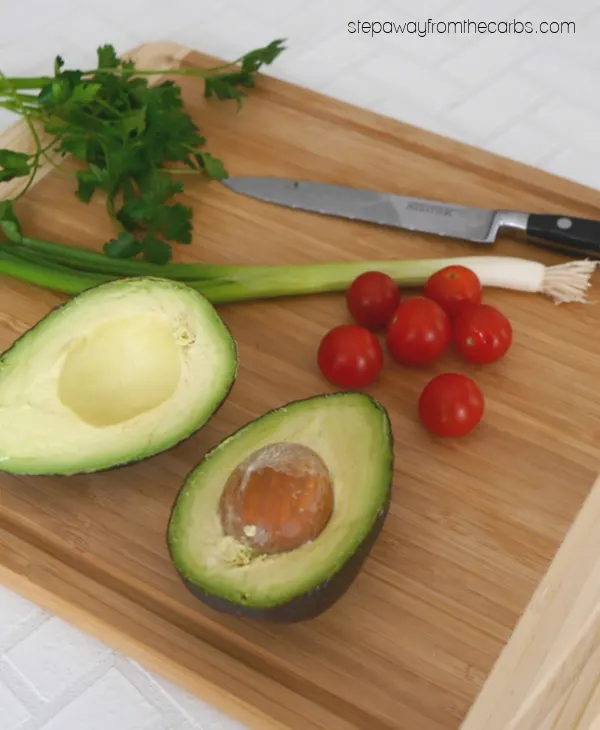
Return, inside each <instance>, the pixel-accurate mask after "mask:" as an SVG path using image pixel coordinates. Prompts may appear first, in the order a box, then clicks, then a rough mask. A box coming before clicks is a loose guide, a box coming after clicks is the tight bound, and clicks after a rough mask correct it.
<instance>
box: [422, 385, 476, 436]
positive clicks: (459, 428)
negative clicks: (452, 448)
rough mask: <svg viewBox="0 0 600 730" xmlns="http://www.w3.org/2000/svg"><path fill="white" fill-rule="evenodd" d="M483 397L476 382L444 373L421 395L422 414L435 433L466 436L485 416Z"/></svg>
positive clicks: (425, 423)
mask: <svg viewBox="0 0 600 730" xmlns="http://www.w3.org/2000/svg"><path fill="white" fill-rule="evenodd" d="M483 413H484V400H483V395H482V393H481V390H480V389H479V386H478V385H477V383H475V382H474V381H473V380H471V379H470V378H467V377H466V376H465V375H460V374H459V373H443V374H442V375H438V376H436V377H435V378H433V380H430V381H429V383H427V385H426V386H425V388H424V389H423V391H422V392H421V395H420V397H419V417H420V419H421V422H422V424H423V425H424V426H425V428H426V429H427V430H428V431H429V432H430V433H432V434H434V435H435V436H441V437H454V438H457V437H460V436H466V435H467V434H468V433H470V432H471V431H472V430H473V429H474V428H475V426H477V425H478V423H479V422H480V421H481V419H482V418H483Z"/></svg>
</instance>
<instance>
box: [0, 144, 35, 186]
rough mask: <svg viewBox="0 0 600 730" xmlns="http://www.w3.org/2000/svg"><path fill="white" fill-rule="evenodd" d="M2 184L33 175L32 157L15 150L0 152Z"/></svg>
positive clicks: (0, 179)
mask: <svg viewBox="0 0 600 730" xmlns="http://www.w3.org/2000/svg"><path fill="white" fill-rule="evenodd" d="M0 168H1V169H0V182H8V181H9V180H13V179H14V178H15V177H24V176H25V175H29V174H30V173H31V156H30V155H26V154H25V153H24V152H15V151H14V150H0Z"/></svg>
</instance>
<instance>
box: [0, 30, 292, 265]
mask: <svg viewBox="0 0 600 730" xmlns="http://www.w3.org/2000/svg"><path fill="white" fill-rule="evenodd" d="M283 50H284V46H283V41H282V40H275V41H273V42H272V43H270V44H269V45H267V46H265V47H263V48H258V49H256V50H253V51H251V52H249V53H247V54H245V55H243V56H242V57H241V58H239V59H237V60H236V61H233V62H232V63H231V64H226V65H222V66H217V67H213V68H209V69H174V70H169V71H168V72H165V71H164V70H152V69H138V68H137V67H136V65H135V63H134V62H133V61H131V60H124V59H122V58H120V57H119V56H118V55H117V53H116V51H115V49H114V47H113V46H112V45H105V46H101V47H100V48H98V49H97V67H96V68H95V69H92V70H88V71H82V70H76V69H66V68H65V63H64V59H63V58H62V57H61V56H57V57H56V59H55V62H54V73H53V75H52V76H48V77H40V78H27V77H26V78H7V77H6V76H4V75H2V74H0V106H2V107H4V108H6V109H9V110H10V111H13V112H16V113H17V114H19V115H21V116H22V117H23V118H24V119H25V121H26V123H27V124H28V126H29V129H30V131H31V134H32V136H33V139H34V142H35V149H34V151H33V153H31V154H26V153H23V152H17V151H14V150H9V149H0V182H3V181H8V180H12V179H14V178H20V177H23V178H28V179H27V182H26V184H25V186H24V187H23V189H22V190H21V192H20V193H19V195H18V196H16V198H15V200H16V199H17V198H19V197H21V196H22V195H23V194H24V193H25V192H26V190H27V189H28V188H29V186H30V185H31V182H32V181H33V179H34V177H35V174H36V172H37V170H38V168H39V166H40V164H41V163H42V161H43V160H44V158H49V159H52V157H51V154H52V156H54V155H56V154H58V156H59V159H60V158H61V157H65V156H67V155H70V156H71V157H72V158H73V159H75V160H77V161H78V162H79V163H81V165H80V166H79V169H78V170H77V171H76V173H75V176H76V183H77V184H76V191H75V193H76V195H77V197H78V198H79V200H80V201H82V202H83V203H88V202H89V201H90V200H91V199H92V198H93V197H94V195H96V194H98V193H102V194H104V197H105V200H106V210H107V212H108V214H109V215H110V217H111V218H112V220H113V221H114V223H115V227H116V232H115V236H114V238H112V239H111V240H110V241H107V242H106V243H105V244H104V247H103V250H104V253H105V254H106V255H107V256H108V257H111V258H121V259H128V258H135V257H139V258H141V259H144V260H146V261H148V262H151V263H155V264H165V263H167V262H168V261H169V260H170V259H171V257H172V248H171V243H173V242H175V243H180V244H189V243H190V242H191V240H192V210H191V208H189V207H186V206H184V205H182V204H181V203H179V202H175V198H176V196H177V195H178V194H179V193H182V192H183V189H184V185H183V182H182V181H181V180H179V179H177V178H178V176H182V175H183V174H184V173H187V174H199V175H203V176H205V177H207V178H208V179H212V180H220V179H223V178H225V177H227V170H226V169H225V165H224V163H223V161H222V160H221V159H219V158H217V157H215V156H213V155H212V154H211V153H210V152H208V151H207V150H206V139H205V138H204V137H203V136H202V135H201V133H200V130H199V128H198V126H197V125H196V124H195V123H194V121H193V120H192V119H191V117H190V116H189V114H188V113H187V112H186V111H185V108H184V103H183V99H182V96H181V89H180V87H179V86H178V85H177V84H176V83H175V82H174V81H173V80H171V79H170V80H168V81H163V82H161V83H159V84H155V85H151V84H150V82H149V80H150V79H151V77H152V76H154V75H159V74H161V75H162V74H164V75H167V74H168V75H169V76H177V75H181V76H184V75H185V76H199V77H202V78H203V80H204V95H205V97H206V98H212V97H214V98H216V99H218V100H234V101H235V102H236V103H237V105H238V107H239V106H240V105H241V104H242V100H243V97H244V95H245V94H246V90H247V89H250V88H252V87H253V86H254V81H255V76H256V74H257V73H258V72H259V71H260V70H261V68H262V67H263V66H264V65H266V64H271V63H272V62H273V61H274V60H275V59H276V58H277V57H278V56H279V54H280V53H281V52H282V51H283ZM38 124H40V125H41V127H42V128H43V129H44V131H45V132H46V134H48V135H50V142H49V143H48V144H45V145H44V146H42V143H41V142H40V138H39V136H38V134H37V131H36V125H38ZM10 215H14V212H13V211H12V206H10V205H9V206H7V205H6V204H5V205H4V218H5V219H6V216H10Z"/></svg>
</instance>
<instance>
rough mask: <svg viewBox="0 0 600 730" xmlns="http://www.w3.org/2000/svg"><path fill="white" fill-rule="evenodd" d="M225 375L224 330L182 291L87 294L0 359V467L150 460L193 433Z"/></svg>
mask: <svg viewBox="0 0 600 730" xmlns="http://www.w3.org/2000/svg"><path fill="white" fill-rule="evenodd" d="M236 374H237V350H236V345H235V342H234V340H233V338H232V336H231V334H230V332H229V330H228V328H227V326H226V325H225V324H224V322H223V321H222V320H221V318H220V317H219V315H218V314H217V312H216V310H215V309H214V308H213V306H212V305H211V304H210V303H209V302H208V301H207V300H206V299H205V298H204V297H203V296H201V295H200V294H199V293H198V292H196V291H194V290H193V289H191V288H190V287H188V286H186V285H185V284H180V283H178V282H174V281H169V280H166V279H157V278H146V277H139V278H132V279H121V280H117V281H113V282H109V283H107V284H102V285H100V286H97V287H94V288H92V289H88V290H86V291H85V292H83V293H82V294H79V295H77V296H75V297H73V298H72V299H70V300H68V301H67V302H65V303H64V304H62V305H60V306H59V307H57V308H56V309H54V310H52V311H51V312H50V313H49V314H48V315H47V316H46V317H45V318H44V319H42V320H41V321H40V322H38V323H37V324H36V325H35V326H34V327H33V328H31V329H30V330H28V331H27V332H26V333H25V334H24V335H22V336H21V337H20V338H19V339H18V340H17V341H16V342H15V344H14V345H13V346H12V347H11V348H10V349H9V350H7V351H6V352H5V353H3V354H2V356H1V357H0V471H4V472H10V473H14V474H32V475H39V474H54V475H68V474H74V473H86V472H93V471H98V470H104V469H108V468H112V467H115V466H120V465H123V464H127V463H130V462H133V461H139V460H141V459H144V458H146V457H150V456H153V455H155V454H157V453H159V452H161V451H164V450H166V449H168V448H170V447H172V446H174V445H175V444H177V443H179V442H180V441H182V440H184V439H186V438H187V437H189V436H190V435H191V434H193V433H194V432H195V431H196V430H198V429H199V428H200V427H202V426H203V425H204V424H205V423H206V422H207V421H208V420H209V418H210V417H211V416H212V414H213V413H214V412H215V411H216V409H217V408H218V406H219V405H220V404H221V403H222V401H223V400H224V399H225V398H226V396H227V395H228V393H229V390H230V388H231V386H232V384H233V382H234V380H235V377H236Z"/></svg>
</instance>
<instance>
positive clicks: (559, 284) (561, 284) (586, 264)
mask: <svg viewBox="0 0 600 730" xmlns="http://www.w3.org/2000/svg"><path fill="white" fill-rule="evenodd" d="M599 263H600V262H598V261H590V260H589V259H584V260H582V261H568V262H567V263H566V264H557V265H556V266H547V267H545V271H544V279H543V281H542V287H541V292H542V294H545V295H546V296H548V297H550V298H551V299H553V300H554V301H555V302H556V304H563V303H566V302H580V303H587V302H588V298H587V290H588V289H589V288H590V286H591V285H592V282H591V277H592V274H593V273H594V271H595V270H596V267H597V266H598V264H599Z"/></svg>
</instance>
